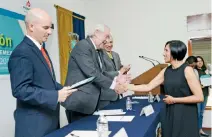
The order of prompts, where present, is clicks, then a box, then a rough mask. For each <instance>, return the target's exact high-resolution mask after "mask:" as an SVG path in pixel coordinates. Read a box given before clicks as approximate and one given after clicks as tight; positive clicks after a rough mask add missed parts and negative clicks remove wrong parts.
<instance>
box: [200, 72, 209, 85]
mask: <svg viewBox="0 0 212 137" xmlns="http://www.w3.org/2000/svg"><path fill="white" fill-rule="evenodd" d="M200 81H201V84H202V85H203V86H210V85H211V76H210V75H205V76H204V77H200Z"/></svg>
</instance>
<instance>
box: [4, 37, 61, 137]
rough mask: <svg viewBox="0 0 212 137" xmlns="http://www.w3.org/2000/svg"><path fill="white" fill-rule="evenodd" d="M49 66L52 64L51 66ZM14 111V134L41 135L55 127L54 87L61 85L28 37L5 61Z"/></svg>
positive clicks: (56, 112) (36, 136) (56, 100)
mask: <svg viewBox="0 0 212 137" xmlns="http://www.w3.org/2000/svg"><path fill="white" fill-rule="evenodd" d="M52 68H53V65H52ZM8 69H9V72H10V81H11V87H12V94H13V96H14V97H15V98H17V106H16V110H15V112H14V118H15V137H42V136H44V135H46V134H48V133H50V132H52V131H54V130H56V129H57V128H58V125H59V105H58V90H59V89H61V88H62V86H61V85H60V84H58V83H57V82H56V81H55V77H54V71H53V74H52V73H51V72H50V69H49V67H48V65H47V63H46V60H45V59H44V57H43V55H42V53H41V51H40V50H39V48H38V47H37V46H36V45H35V44H34V43H33V42H32V41H31V40H30V39H29V38H28V37H24V39H23V41H22V42H21V43H20V44H19V45H18V46H17V47H16V48H15V50H14V51H13V52H12V55H11V56H10V59H9V62H8Z"/></svg>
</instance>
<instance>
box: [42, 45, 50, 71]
mask: <svg viewBox="0 0 212 137" xmlns="http://www.w3.org/2000/svg"><path fill="white" fill-rule="evenodd" d="M41 53H42V54H43V57H44V58H45V60H46V63H47V64H48V66H49V69H50V70H51V72H52V65H51V62H50V60H49V57H48V56H47V54H46V51H45V49H44V48H43V46H42V47H41Z"/></svg>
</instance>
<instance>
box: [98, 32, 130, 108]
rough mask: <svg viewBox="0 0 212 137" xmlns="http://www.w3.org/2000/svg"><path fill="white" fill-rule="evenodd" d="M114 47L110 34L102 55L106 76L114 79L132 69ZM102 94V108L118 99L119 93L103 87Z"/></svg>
mask: <svg viewBox="0 0 212 137" xmlns="http://www.w3.org/2000/svg"><path fill="white" fill-rule="evenodd" d="M112 49H113V37H112V35H110V37H109V39H108V40H107V42H106V43H105V44H104V49H103V50H101V52H100V56H101V59H102V62H103V66H104V67H103V68H104V74H105V76H107V77H109V78H111V79H113V78H114V77H116V76H118V75H119V74H126V73H127V72H128V71H129V70H130V65H127V66H123V65H122V63H121V59H120V57H119V54H118V53H117V52H115V51H112ZM103 90H105V92H102V94H101V96H100V101H99V104H98V108H99V109H102V108H104V107H105V106H107V105H109V104H110V103H111V102H114V101H116V100H118V98H119V95H118V94H117V93H116V92H115V91H114V90H112V89H103Z"/></svg>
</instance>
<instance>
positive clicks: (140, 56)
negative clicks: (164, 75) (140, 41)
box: [139, 56, 155, 66]
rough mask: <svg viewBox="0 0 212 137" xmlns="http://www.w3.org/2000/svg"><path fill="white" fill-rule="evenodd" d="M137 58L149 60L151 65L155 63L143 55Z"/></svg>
mask: <svg viewBox="0 0 212 137" xmlns="http://www.w3.org/2000/svg"><path fill="white" fill-rule="evenodd" d="M139 58H142V59H144V60H146V61H149V62H151V63H152V65H153V66H155V64H154V62H153V61H151V60H149V59H147V58H145V57H144V56H139Z"/></svg>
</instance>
